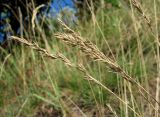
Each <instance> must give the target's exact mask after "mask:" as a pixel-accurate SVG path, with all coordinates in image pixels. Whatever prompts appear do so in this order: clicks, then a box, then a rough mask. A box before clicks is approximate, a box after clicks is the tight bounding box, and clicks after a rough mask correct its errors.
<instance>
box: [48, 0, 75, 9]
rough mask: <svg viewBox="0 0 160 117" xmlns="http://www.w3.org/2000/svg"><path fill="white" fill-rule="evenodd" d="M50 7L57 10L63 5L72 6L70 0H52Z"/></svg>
mask: <svg viewBox="0 0 160 117" xmlns="http://www.w3.org/2000/svg"><path fill="white" fill-rule="evenodd" d="M51 7H52V8H53V9H55V10H56V11H57V12H59V11H60V10H61V9H62V8H64V7H70V8H74V4H73V1H72V0H53V3H52V4H51Z"/></svg>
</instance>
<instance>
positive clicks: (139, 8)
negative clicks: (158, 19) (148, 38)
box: [131, 0, 152, 31]
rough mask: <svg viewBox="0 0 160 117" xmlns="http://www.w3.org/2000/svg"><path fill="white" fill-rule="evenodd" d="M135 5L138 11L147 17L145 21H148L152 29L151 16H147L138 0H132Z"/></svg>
mask: <svg viewBox="0 0 160 117" xmlns="http://www.w3.org/2000/svg"><path fill="white" fill-rule="evenodd" d="M131 2H132V4H133V6H134V7H135V8H136V9H137V11H138V12H139V13H140V14H141V15H142V17H143V18H144V19H145V21H146V22H147V25H148V26H149V28H150V30H151V31H152V24H151V20H150V19H149V17H147V15H146V14H145V13H144V11H143V9H142V7H141V4H140V3H139V2H138V1H137V0H132V1H131Z"/></svg>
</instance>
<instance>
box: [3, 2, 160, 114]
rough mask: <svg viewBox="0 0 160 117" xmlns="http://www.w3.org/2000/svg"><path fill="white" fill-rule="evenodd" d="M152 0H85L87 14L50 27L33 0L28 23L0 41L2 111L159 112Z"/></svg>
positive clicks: (155, 20) (155, 18) (155, 15)
mask: <svg viewBox="0 0 160 117" xmlns="http://www.w3.org/2000/svg"><path fill="white" fill-rule="evenodd" d="M102 3H103V2H102ZM148 4H150V6H153V8H150V7H149V6H148ZM158 4H159V2H158V1H156V0H154V3H151V1H150V2H149V1H146V2H142V4H140V3H139V2H138V1H136V0H129V2H127V3H126V2H121V8H119V9H115V8H113V7H112V8H111V9H110V10H109V9H108V10H106V8H105V7H102V9H99V10H98V11H97V13H94V12H93V11H92V8H90V6H88V7H89V8H90V12H91V15H92V17H91V20H89V21H87V22H86V23H85V24H81V23H77V25H76V26H75V27H72V26H71V27H70V26H67V25H66V24H64V23H63V22H60V23H57V22H54V24H56V26H57V30H56V31H55V30H49V29H46V28H43V26H42V25H40V24H39V23H35V16H36V12H37V10H38V8H40V7H38V8H35V10H33V11H34V14H33V17H32V26H30V27H31V29H30V30H28V31H26V32H24V33H22V32H21V36H20V37H17V36H12V37H11V40H10V41H14V42H15V44H16V45H13V47H12V49H11V50H12V51H11V52H10V53H9V52H7V51H5V50H3V49H2V48H1V51H2V55H3V57H1V62H0V64H1V68H0V85H1V86H0V91H1V94H0V113H1V116H2V117H3V116H4V117H6V116H7V117H13V116H16V117H21V116H27V117H32V116H33V117H34V116H35V117H38V116H43V115H46V116H48V117H50V116H53V117H54V116H55V117H58V116H60V117H61V116H64V117H93V116H96V117H110V116H114V117H137V116H138V117H153V116H155V117H158V116H159V89H160V88H159V82H160V80H159V75H160V74H159V70H160V68H159V66H160V65H159V64H160V61H159V60H160V58H159V34H158V32H159V28H158V24H159V19H158V17H159V16H158V15H159V10H158V7H157V6H158ZM146 9H147V10H146ZM149 17H150V18H149ZM44 19H45V18H44ZM44 21H45V22H43V23H45V25H48V26H50V28H51V29H53V28H54V26H55V25H53V23H52V22H53V20H48V19H46V20H44ZM21 27H22V29H23V25H22V23H21Z"/></svg>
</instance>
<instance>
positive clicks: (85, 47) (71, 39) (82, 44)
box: [55, 20, 160, 105]
mask: <svg viewBox="0 0 160 117" xmlns="http://www.w3.org/2000/svg"><path fill="white" fill-rule="evenodd" d="M59 22H60V24H61V25H62V26H63V27H64V30H65V31H66V32H65V33H60V32H59V33H56V34H55V37H56V38H57V39H60V40H62V41H64V42H66V43H67V44H69V45H72V46H78V47H79V48H80V50H81V51H82V52H84V53H85V54H86V55H87V56H89V57H90V58H92V59H93V60H95V61H101V62H103V63H105V64H106V66H107V67H109V68H111V69H112V71H113V72H115V73H117V74H119V75H120V76H121V77H123V78H124V79H125V80H127V81H129V82H130V83H134V84H136V85H137V86H138V88H139V89H140V90H142V91H143V92H145V93H146V94H147V95H148V96H149V97H151V98H152V99H153V100H154V101H155V102H156V103H158V105H160V103H159V102H158V101H157V100H156V99H155V98H154V97H153V96H152V95H150V93H149V92H148V91H146V90H145V89H144V87H142V86H141V85H140V84H139V83H138V82H137V81H136V80H135V79H134V78H132V77H131V76H130V75H128V74H127V73H126V72H125V71H124V70H123V69H122V68H121V67H120V66H119V65H118V64H117V63H116V62H115V61H112V60H111V59H110V58H109V57H107V56H105V55H104V53H103V52H101V51H100V50H99V49H98V48H97V46H96V45H94V44H93V43H92V42H90V41H86V40H85V39H84V38H82V37H81V36H80V35H79V34H77V33H76V32H74V31H73V30H72V29H70V28H69V27H68V26H67V25H66V24H64V23H63V22H62V21H60V20H59ZM146 99H147V97H146ZM147 101H149V99H147ZM149 102H151V101H149Z"/></svg>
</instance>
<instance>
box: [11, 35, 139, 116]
mask: <svg viewBox="0 0 160 117" xmlns="http://www.w3.org/2000/svg"><path fill="white" fill-rule="evenodd" d="M11 39H14V40H16V41H18V42H20V43H22V44H25V45H26V46H29V47H30V48H32V49H34V50H36V51H38V52H40V53H42V54H43V55H45V56H46V57H49V58H51V59H60V60H61V61H63V62H64V63H65V64H66V65H67V66H69V67H74V68H76V69H78V70H79V71H81V72H82V73H83V74H84V78H85V80H88V81H92V82H94V83H96V84H97V85H99V86H101V87H103V88H104V89H105V90H107V91H108V92H109V93H111V94H112V95H114V96H115V97H116V98H117V99H119V100H120V101H121V102H122V103H123V104H125V105H127V106H128V108H130V109H131V110H132V111H133V112H134V113H135V114H136V115H137V116H138V117H141V115H140V114H138V113H137V112H136V111H135V110H134V109H133V108H132V107H131V106H129V104H128V103H126V102H125V101H124V100H123V99H121V98H120V97H119V96H117V95H116V94H115V93H114V92H112V91H111V90H110V89H109V88H107V87H106V86H104V85H103V84H102V83H101V82H100V81H98V80H96V79H95V78H94V77H92V76H91V75H90V74H89V73H88V71H87V70H86V68H85V67H84V66H83V65H82V64H78V65H75V64H72V63H71V62H70V60H69V59H67V58H66V57H65V56H64V55H63V54H61V53H57V54H56V55H53V54H51V53H49V52H48V51H47V50H46V49H43V48H41V47H39V46H38V44H36V43H31V42H29V41H27V40H26V39H23V38H19V37H16V36H11Z"/></svg>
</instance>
